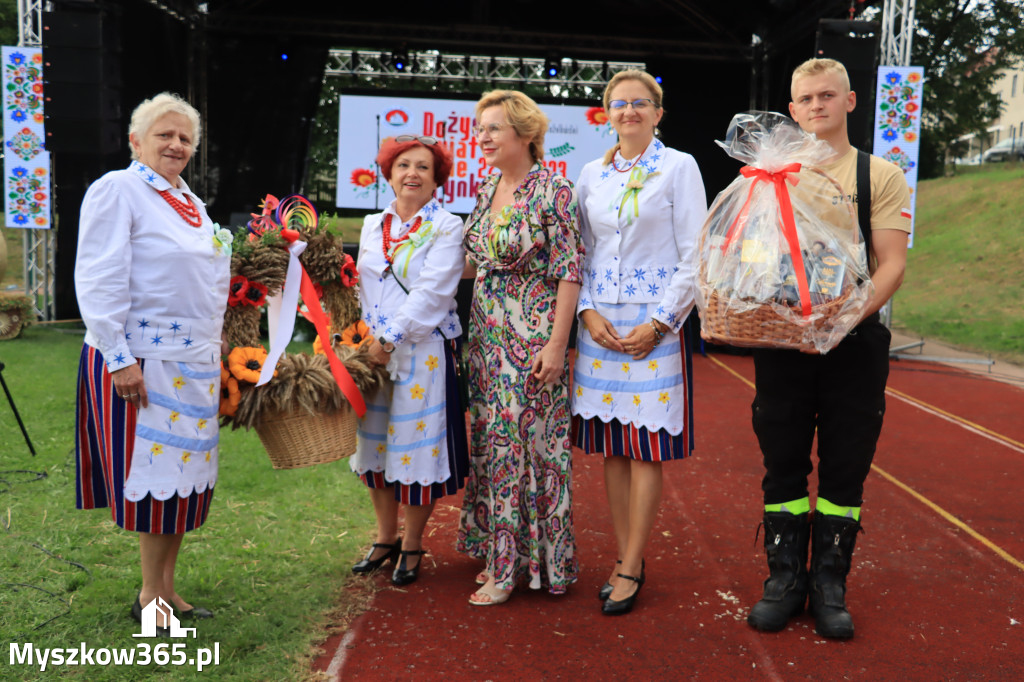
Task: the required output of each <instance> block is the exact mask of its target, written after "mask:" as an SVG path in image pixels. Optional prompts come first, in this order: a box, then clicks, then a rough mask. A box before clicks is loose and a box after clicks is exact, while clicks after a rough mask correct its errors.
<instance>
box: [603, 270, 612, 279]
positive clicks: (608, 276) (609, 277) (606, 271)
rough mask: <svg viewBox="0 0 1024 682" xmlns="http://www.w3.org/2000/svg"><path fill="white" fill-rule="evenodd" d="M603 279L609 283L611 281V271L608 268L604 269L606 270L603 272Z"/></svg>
mask: <svg viewBox="0 0 1024 682" xmlns="http://www.w3.org/2000/svg"><path fill="white" fill-rule="evenodd" d="M604 278H605V279H606V280H607V281H609V282H610V281H612V271H611V268H608V269H606V270H605V271H604Z"/></svg>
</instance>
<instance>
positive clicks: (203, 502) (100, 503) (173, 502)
mask: <svg viewBox="0 0 1024 682" xmlns="http://www.w3.org/2000/svg"><path fill="white" fill-rule="evenodd" d="M144 362H145V361H144V360H142V359H140V360H139V367H140V368H142V367H143V365H144ZM136 418H137V410H136V408H135V405H134V404H132V403H129V402H127V401H125V400H122V399H121V397H120V396H118V395H117V393H116V392H115V390H114V381H113V379H112V378H111V376H110V373H109V372H108V371H107V367H106V363H105V362H104V361H103V355H102V353H100V351H99V350H97V349H96V348H93V347H92V346H89V345H88V344H84V345H83V347H82V357H81V361H80V363H79V367H78V396H77V401H76V405H75V425H76V429H75V454H76V468H75V469H76V471H75V506H76V507H77V508H78V509H99V508H102V507H110V511H111V516H112V517H113V520H114V523H116V524H117V525H118V526H120V527H121V528H124V529H125V530H133V531H136V532H139V533H155V534H180V533H186V532H188V531H190V530H195V529H196V528H199V527H200V526H201V525H203V523H204V522H205V521H206V517H207V515H208V514H209V511H210V501H211V500H212V499H213V487H212V486H210V487H208V488H206V489H205V490H204V491H203V492H201V493H197V492H195V491H194V490H193V491H192V493H191V494H189V495H188V496H184V497H183V496H179V495H172V496H171V497H169V498H168V499H166V500H157V499H154V498H153V496H152V495H146V497H144V498H142V499H141V500H138V501H136V502H132V501H131V500H127V499H125V495H124V486H125V481H127V480H128V473H129V472H130V471H131V466H132V454H133V450H134V445H135V425H136Z"/></svg>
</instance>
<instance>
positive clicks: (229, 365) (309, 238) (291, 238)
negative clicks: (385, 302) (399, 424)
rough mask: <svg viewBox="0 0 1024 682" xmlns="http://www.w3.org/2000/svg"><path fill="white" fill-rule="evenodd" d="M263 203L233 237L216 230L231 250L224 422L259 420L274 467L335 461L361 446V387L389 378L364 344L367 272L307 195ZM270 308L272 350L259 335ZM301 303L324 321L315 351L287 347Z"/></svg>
mask: <svg viewBox="0 0 1024 682" xmlns="http://www.w3.org/2000/svg"><path fill="white" fill-rule="evenodd" d="M260 208H261V211H262V212H261V214H260V215H256V214H252V218H253V219H252V220H250V221H249V223H248V224H247V226H246V229H244V230H239V231H238V232H237V233H236V234H235V235H234V237H233V238H231V237H230V233H229V232H227V231H226V230H222V231H220V232H218V234H217V236H215V237H214V239H215V240H217V245H218V247H222V246H223V245H224V243H226V242H228V241H230V246H229V248H230V249H231V251H232V254H231V286H230V294H229V298H228V307H227V311H226V313H225V315H224V337H225V339H226V341H227V344H228V346H229V347H230V352H229V353H228V355H227V359H226V361H225V363H224V365H223V367H222V369H221V402H220V414H221V423H222V424H224V425H227V424H230V425H231V427H232V428H233V429H237V428H239V427H241V428H245V429H249V428H254V429H256V432H257V434H259V437H260V440H261V441H262V442H263V446H264V448H265V449H266V450H267V454H268V455H269V456H270V460H271V464H272V465H273V466H274V468H275V469H291V468H296V467H302V466H310V465H313V464H320V463H323V462H329V461H334V460H337V459H340V458H342V457H345V456H348V455H351V454H352V453H353V452H355V447H356V443H355V432H356V417H357V416H362V414H363V413H364V412H365V410H366V404H365V401H364V399H363V396H364V395H371V394H373V393H374V392H375V391H377V390H378V389H379V388H381V387H382V386H383V385H384V383H385V382H386V381H388V378H387V372H386V371H385V369H384V368H383V367H381V366H379V365H376V364H375V363H373V362H372V361H371V360H370V358H369V355H368V354H367V352H366V348H365V345H364V344H363V343H362V341H363V340H364V339H365V338H366V336H367V332H366V329H365V325H363V323H362V322H361V321H360V320H359V298H358V280H359V276H358V273H357V271H356V267H355V263H354V262H353V260H352V257H351V256H349V255H347V254H346V253H345V252H344V251H343V249H342V241H341V237H339V236H337V235H334V234H332V233H330V232H329V231H328V230H327V229H326V228H324V227H322V226H320V225H319V221H318V218H317V213H316V209H314V208H313V206H312V205H311V204H310V203H309V201H308V200H306V198H305V197H302V196H299V195H293V196H290V197H286V198H284V199H281V200H278V199H277V198H276V197H274V196H273V195H270V194H268V195H267V196H266V198H265V199H264V201H263V203H262V205H261V206H260ZM300 297H301V299H302V302H303V305H302V306H301V307H300V306H299V304H298V301H299V298H300ZM264 308H266V309H267V310H268V313H269V314H268V323H269V324H268V326H269V336H270V351H269V352H268V351H267V350H266V348H265V347H264V346H263V345H261V343H260V340H261V339H260V319H261V317H262V315H263V310H264ZM325 309H326V310H325ZM296 310H298V312H299V313H300V314H302V315H303V316H304V317H306V318H307V319H309V320H310V321H311V322H312V323H313V325H314V327H316V330H317V333H318V336H317V340H316V342H314V344H313V347H314V354H313V355H309V354H306V353H291V354H289V353H285V352H284V349H285V347H286V346H287V344H288V342H289V341H290V340H291V336H292V332H293V330H294V325H295V312H293V311H296ZM325 338H326V339H330V340H331V342H330V343H329V344H327V345H328V347H327V348H325V347H324V344H323V343H322V339H325Z"/></svg>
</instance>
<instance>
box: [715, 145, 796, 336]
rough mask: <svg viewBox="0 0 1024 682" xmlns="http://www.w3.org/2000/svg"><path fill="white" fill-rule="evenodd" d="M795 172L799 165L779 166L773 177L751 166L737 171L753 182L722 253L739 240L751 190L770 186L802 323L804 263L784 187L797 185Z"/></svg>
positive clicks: (791, 208)
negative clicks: (791, 271)
mask: <svg viewBox="0 0 1024 682" xmlns="http://www.w3.org/2000/svg"><path fill="white" fill-rule="evenodd" d="M799 172H800V164H799V163H791V164H789V165H788V166H783V167H782V168H780V169H779V170H778V171H776V172H774V173H771V172H769V171H766V170H764V169H762V168H755V167H753V166H744V167H743V168H741V169H740V174H741V175H742V176H743V177H745V178H753V179H754V181H753V182H752V183H750V189H749V190H748V191H747V199H746V201H744V202H743V207H742V208H740V212H739V215H737V216H736V220H734V221H733V223H732V225H730V226H729V231H728V232H726V234H725V244H723V245H722V252H723V253H724V252H725V251H728V249H729V247H730V246H731V245H732V243H733V242H734V241H736V239H737V238H738V237H739V236H740V232H742V228H743V227H745V226H746V224H747V214H748V213H749V211H750V200H751V198H752V197H753V194H754V188H755V187H757V183H759V182H770V183H772V185H774V187H775V198H776V199H778V202H779V213H780V214H781V215H782V236H784V237H785V238H786V243H787V244H788V245H789V254H790V256H791V257H792V258H793V270H794V271H795V273H796V284H797V291H799V292H800V312H801V314H802V315H803V317H804V319H807V318H808V317H810V316H811V290H810V288H809V287H808V286H807V272H806V271H805V270H804V259H803V255H802V254H801V252H800V238H799V237H798V236H797V233H796V220H795V219H794V218H793V202H792V201H791V200H790V197H789V188H788V187H787V186H786V182H789V183H790V184H792V185H793V186H794V187H795V186H796V184H797V183H798V182H800V179H799V178H797V177H794V176H791V174H795V173H799Z"/></svg>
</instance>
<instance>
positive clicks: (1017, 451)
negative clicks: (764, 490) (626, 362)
mask: <svg viewBox="0 0 1024 682" xmlns="http://www.w3.org/2000/svg"><path fill="white" fill-rule="evenodd" d="M753 374H754V372H753V362H752V361H751V359H750V358H749V357H737V356H722V355H712V356H707V357H697V358H695V359H694V377H695V387H696V400H695V409H696V420H697V424H696V437H697V449H696V450H695V453H694V456H693V457H692V458H690V459H689V460H686V461H683V462H674V463H669V464H666V465H665V487H664V498H663V502H662V507H661V514H660V517H659V520H658V524H657V525H656V527H655V530H654V535H653V537H652V541H651V543H650V546H649V552H648V555H647V576H648V581H647V584H646V585H645V587H644V589H643V592H642V593H641V595H640V598H639V599H638V601H637V606H636V609H635V610H634V611H633V613H631V614H629V615H627V616H622V617H617V618H612V617H607V616H603V615H602V614H601V613H600V602H599V601H598V599H597V598H596V592H597V589H598V587H599V586H600V585H601V583H603V582H604V580H605V579H606V578H607V575H608V571H609V570H610V568H611V566H612V563H613V561H614V559H615V548H614V541H613V539H612V537H611V534H610V533H611V530H610V529H611V522H610V519H609V517H608V513H607V509H606V505H605V501H604V490H603V483H602V476H601V463H600V461H599V460H598V459H596V458H592V457H588V456H584V455H582V454H581V453H579V452H577V456H576V458H575V462H574V463H575V469H574V473H575V482H574V505H575V523H576V531H577V532H576V537H577V547H578V555H579V559H580V566H581V576H580V580H579V581H578V582H577V584H576V585H575V586H573V587H572V588H571V589H570V591H569V593H568V594H566V595H563V596H561V597H555V596H551V595H549V594H547V593H540V592H533V591H530V590H528V589H518V590H517V591H516V592H515V593H513V595H512V598H511V599H510V600H509V601H508V602H507V603H505V604H503V605H500V606H493V607H485V608H481V607H474V606H471V605H469V603H468V602H467V599H468V597H469V595H470V594H471V593H472V592H473V591H474V590H475V585H474V584H473V578H474V576H475V575H476V573H477V572H478V571H479V570H480V569H481V565H480V563H478V562H477V561H474V560H471V559H469V558H467V557H465V556H463V555H461V554H459V553H458V552H456V551H455V549H454V544H455V529H456V525H457V522H458V509H457V507H456V506H452V505H457V504H458V503H459V501H460V500H456V499H455V498H451V499H452V501H451V502H450V503H449V505H444V504H443V502H444V500H442V503H441V504H439V505H438V508H437V511H436V512H435V514H434V517H433V520H432V521H431V527H430V528H429V531H428V532H429V534H430V537H429V539H428V542H427V548H428V549H429V550H430V552H431V554H430V555H428V556H427V557H425V561H426V563H425V564H424V568H423V570H422V572H421V573H420V579H419V581H418V582H416V583H415V584H413V585H411V586H409V587H407V588H405V589H397V588H394V587H392V586H391V584H390V581H389V576H390V573H389V571H382V572H381V573H380V574H378V575H376V576H373V577H370V578H368V579H369V580H373V581H375V582H376V584H377V585H379V586H380V587H381V588H382V589H381V590H380V591H379V592H377V593H376V595H375V596H374V597H373V601H372V603H371V605H370V607H369V609H368V610H367V611H366V612H365V613H364V614H363V615H362V616H360V617H359V618H358V619H356V620H355V621H354V622H353V624H352V627H351V628H350V629H349V630H348V632H347V633H346V634H345V635H344V636H339V637H334V638H332V639H331V640H329V641H328V642H327V643H326V644H325V649H326V651H327V653H326V654H325V655H324V656H323V657H322V658H321V659H319V660H318V661H317V662H316V666H315V669H316V670H321V671H328V672H329V677H330V678H331V679H341V680H392V679H394V680H408V679H418V680H432V679H441V678H443V679H445V680H520V679H545V680H549V679H550V680H557V679H580V678H582V677H586V678H589V679H590V680H612V679H653V678H657V677H664V678H667V679H705V680H736V679H749V680H762V679H765V680H792V679H816V680H832V679H854V680H1021V679H1024V624H1022V623H1024V534H1022V532H1021V530H1022V527H1024V525H1022V519H1024V495H1022V494H1021V491H1022V490H1024V419H1022V415H1024V390H1022V389H1021V388H1020V387H1016V386H1011V385H1008V384H1002V383H997V382H995V381H992V380H989V379H986V378H985V377H983V376H979V375H976V374H968V373H965V372H961V371H958V370H955V369H951V368H949V367H946V366H942V365H931V364H922V363H916V362H913V363H908V362H902V363H901V362H894V363H893V364H892V371H891V373H890V378H889V387H890V390H889V393H888V397H887V414H886V420H885V427H884V429H883V432H882V438H881V441H880V442H879V448H878V453H877V455H876V457H875V471H874V472H873V473H872V474H871V475H870V476H869V478H868V482H867V485H866V490H865V504H864V512H863V518H862V521H863V524H864V528H865V531H866V532H865V533H863V534H861V535H860V536H859V538H858V544H857V551H856V554H855V556H854V569H853V572H852V573H851V575H850V580H849V589H848V598H847V601H848V605H849V607H850V610H851V612H852V614H853V616H854V621H855V625H856V631H857V634H856V637H855V638H854V639H853V640H850V641H846V642H837V641H830V640H825V639H823V638H821V637H819V636H818V635H816V634H815V632H814V623H813V620H812V619H811V618H810V617H809V616H808V615H806V614H804V615H802V616H799V617H797V618H795V619H794V620H793V621H791V622H790V625H789V627H788V628H787V629H786V630H784V631H782V632H780V633H774V634H769V633H760V632H757V631H755V630H753V629H751V628H750V627H749V626H747V624H746V622H745V617H746V614H747V611H748V609H749V608H750V606H751V604H753V603H754V602H755V601H756V600H757V599H758V598H759V596H760V588H761V581H762V580H763V579H764V573H765V569H764V559H763V555H762V551H761V549H760V546H759V545H760V540H759V541H758V544H757V545H755V542H754V533H755V529H756V527H757V524H758V522H759V520H760V517H761V504H760V499H761V498H760V479H761V465H760V454H759V452H758V449H757V443H756V440H755V438H754V435H753V432H752V431H751V427H750V403H751V400H752V399H753V394H754V391H753V388H752V382H753ZM357 560H358V557H352V562H353V563H354V562H355V561H357Z"/></svg>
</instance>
